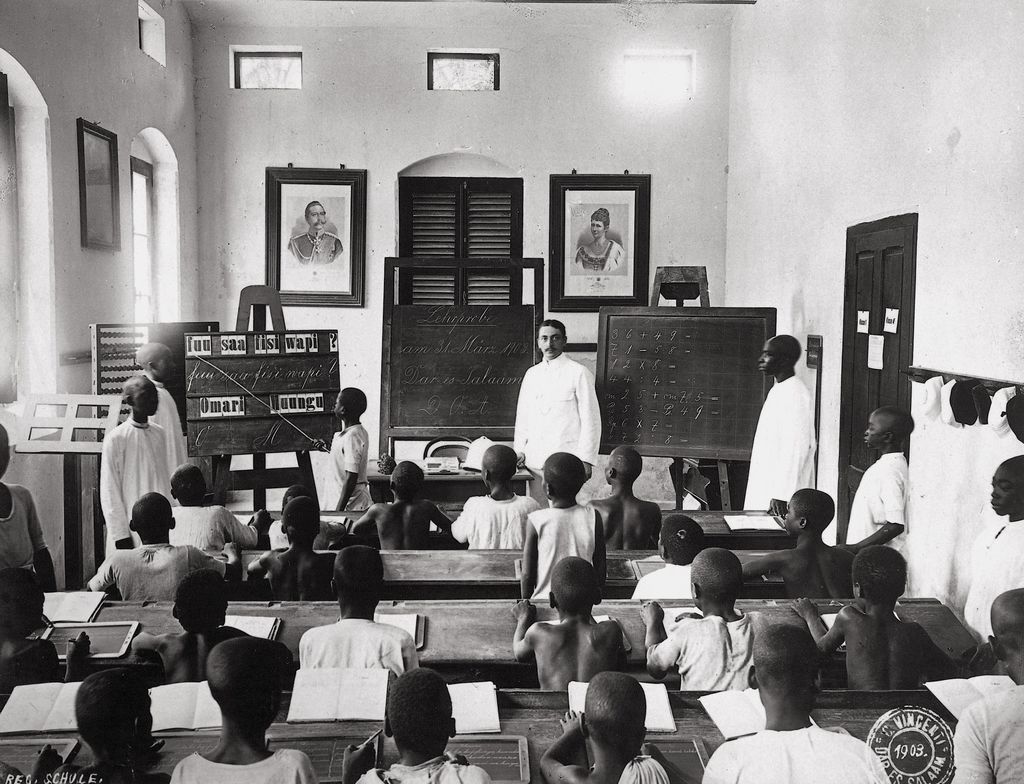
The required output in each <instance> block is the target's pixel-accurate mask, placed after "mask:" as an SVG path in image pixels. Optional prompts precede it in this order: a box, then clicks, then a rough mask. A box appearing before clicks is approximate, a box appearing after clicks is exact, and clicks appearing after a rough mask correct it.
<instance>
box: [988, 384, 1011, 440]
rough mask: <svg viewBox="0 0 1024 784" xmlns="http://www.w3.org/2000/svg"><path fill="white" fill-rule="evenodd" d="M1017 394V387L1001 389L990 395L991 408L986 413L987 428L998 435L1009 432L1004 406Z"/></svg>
mask: <svg viewBox="0 0 1024 784" xmlns="http://www.w3.org/2000/svg"><path fill="white" fill-rule="evenodd" d="M1016 394H1017V387H1003V388H1002V389H997V390H996V392H995V394H994V395H992V407H991V408H990V409H989V411H988V426H989V427H990V428H992V429H993V430H994V431H996V432H997V433H999V434H1000V435H1005V434H1006V433H1009V432H1010V423H1009V422H1008V421H1007V419H1006V404H1007V403H1009V402H1010V398H1012V397H1013V396H1014V395H1016Z"/></svg>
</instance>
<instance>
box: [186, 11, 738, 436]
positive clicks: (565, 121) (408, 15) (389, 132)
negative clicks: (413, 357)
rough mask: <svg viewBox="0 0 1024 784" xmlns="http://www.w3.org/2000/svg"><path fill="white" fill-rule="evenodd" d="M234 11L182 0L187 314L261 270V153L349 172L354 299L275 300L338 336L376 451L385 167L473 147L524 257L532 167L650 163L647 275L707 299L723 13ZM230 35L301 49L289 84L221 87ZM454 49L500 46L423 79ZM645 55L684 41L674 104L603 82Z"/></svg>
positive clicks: (644, 167) (539, 228)
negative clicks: (194, 286)
mask: <svg viewBox="0 0 1024 784" xmlns="http://www.w3.org/2000/svg"><path fill="white" fill-rule="evenodd" d="M249 8H251V9H252V11H251V15H250V16H247V15H246V13H247V12H246V11H243V10H241V9H239V7H238V6H237V5H232V4H229V3H217V2H212V3H202V4H199V3H193V4H190V5H189V11H190V13H192V14H193V18H194V20H195V31H196V40H195V42H194V51H195V74H196V111H197V124H198V131H197V136H198V140H199V152H198V160H199V163H198V165H199V171H200V172H201V177H200V181H199V206H200V218H199V244H200V247H201V248H202V253H203V256H202V264H201V267H200V292H201V293H200V308H199V310H200V314H201V315H202V316H203V317H204V318H217V319H220V320H221V322H222V323H223V324H225V325H233V321H234V314H235V308H236V305H237V300H238V292H239V290H240V289H241V287H242V286H245V285H248V284H253V283H262V282H264V280H265V278H264V242H265V233H264V232H265V226H264V221H265V218H264V169H265V168H266V167H267V166H285V165H287V164H288V163H294V165H295V166H300V167H311V166H324V167H334V166H337V165H338V164H339V163H344V164H346V166H348V167H350V168H365V169H367V170H368V171H369V189H368V198H367V262H366V263H367V275H366V281H367V283H366V307H364V308H362V309H344V308H339V309H302V308H289V309H287V310H286V318H287V320H288V326H289V327H290V328H305V327H311V326H314V325H316V326H326V327H330V328H337V329H339V330H340V331H341V334H342V345H343V346H344V348H343V349H342V352H341V358H342V364H341V369H342V383H343V385H354V386H359V387H361V388H362V389H364V390H365V391H366V393H367V397H368V398H369V403H370V410H369V411H368V412H367V416H366V417H365V419H364V421H365V423H366V426H367V430H368V431H369V432H370V434H371V436H370V437H371V450H372V451H373V452H374V454H375V453H376V441H377V432H378V409H379V384H380V363H381V359H380V336H381V320H382V302H381V299H382V275H381V269H382V267H383V263H384V258H385V257H387V256H392V255H395V253H396V250H397V243H396V220H397V217H396V207H397V180H396V178H397V176H398V173H399V172H400V171H402V170H403V169H405V168H406V167H408V166H410V165H411V164H414V163H416V162H417V161H421V160H422V159H425V158H428V157H429V156H433V155H437V154H442V153H452V152H466V153H475V154H479V155H484V156H488V157H490V158H492V159H494V160H495V161H497V162H498V163H499V164H501V165H503V166H505V167H507V168H508V169H511V170H512V171H513V172H514V173H516V174H517V175H518V176H522V177H523V179H524V211H525V220H524V255H525V256H528V257H530V256H541V257H546V256H547V244H548V243H547V235H548V230H547V223H548V187H549V183H548V175H549V174H552V173H568V172H570V171H571V170H572V169H573V168H576V169H578V170H579V171H580V172H581V173H585V172H621V171H622V170H624V169H629V170H630V171H631V172H649V173H652V174H653V192H652V205H653V206H652V211H653V212H652V220H651V226H652V227H651V266H652V270H651V271H652V274H653V268H654V267H655V266H657V265H659V264H660V265H666V264H706V265H707V266H708V270H709V276H710V279H711V287H712V298H713V300H717V301H719V302H720V301H721V299H722V292H723V289H724V282H725V278H724V266H723V261H724V257H725V204H724V198H725V156H726V131H727V113H728V102H727V98H726V96H727V93H728V90H729V20H730V18H731V15H732V13H733V11H732V10H731V9H726V8H713V7H702V6H678V7H667V6H651V7H645V6H629V7H620V6H617V5H603V4H595V5H590V6H587V7H586V9H580V8H578V7H572V6H571V5H560V4H556V5H538V6H530V5H519V4H515V5H512V4H502V3H480V4H467V3H427V4H414V3H409V4H400V5H391V6H387V5H386V4H381V3H338V4H331V5H329V6H328V5H326V4H321V3H301V2H299V3H289V4H287V5H284V4H281V3H277V2H256V3H252V4H251V5H250V6H249ZM271 20H274V21H271ZM276 20H280V21H276ZM232 25H235V26H232ZM231 44H248V45H253V44H267V45H272V44H282V45H300V46H302V49H303V71H304V73H303V89H302V90H301V91H260V92H257V91H239V90H234V91H232V90H230V89H229V87H228V62H229V61H228V47H229V46H230V45H231ZM458 46H465V47H488V46H495V47H498V48H499V50H500V53H501V90H500V91H499V92H496V93H472V94H468V93H444V92H432V93H431V92H427V90H426V78H425V73H426V52H427V49H428V48H431V47H435V48H436V47H458ZM645 49H656V50H666V49H670V50H679V49H692V50H695V51H696V58H697V69H698V70H697V90H696V95H695V97H694V98H693V99H692V100H690V101H687V102H682V103H679V104H677V105H674V106H666V107H648V108H645V107H638V106H636V105H634V104H631V103H630V101H629V98H628V95H625V94H624V93H623V90H622V86H621V84H620V83H619V76H618V74H619V69H620V67H621V62H622V56H623V54H624V53H625V52H627V51H635V50H645ZM446 173H448V174H460V173H461V172H459V171H448V172H446ZM647 288H648V289H649V285H648V286H647ZM553 315H554V316H555V317H558V318H561V319H562V320H563V321H565V322H566V324H567V326H568V330H569V338H570V340H572V341H580V342H583V341H590V342H596V339H597V314H596V313H593V314H553Z"/></svg>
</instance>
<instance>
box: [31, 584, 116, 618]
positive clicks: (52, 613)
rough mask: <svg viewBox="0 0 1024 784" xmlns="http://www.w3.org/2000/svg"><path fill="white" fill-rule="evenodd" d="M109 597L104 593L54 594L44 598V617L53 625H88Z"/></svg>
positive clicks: (48, 594) (74, 592)
mask: <svg viewBox="0 0 1024 784" xmlns="http://www.w3.org/2000/svg"><path fill="white" fill-rule="evenodd" d="M106 598H107V595H106V594H105V593H103V592H102V591H67V592H63V593H62V592H59V591H58V592H52V593H47V594H44V596H43V615H45V616H46V617H47V618H48V619H49V620H50V622H51V623H57V622H59V621H67V622H68V623H88V622H89V621H91V620H92V619H93V618H94V617H96V612H97V610H99V609H100V605H101V604H103V600H104V599H106Z"/></svg>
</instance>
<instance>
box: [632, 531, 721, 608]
mask: <svg viewBox="0 0 1024 784" xmlns="http://www.w3.org/2000/svg"><path fill="white" fill-rule="evenodd" d="M703 549H704V529H703V528H701V527H700V525H699V524H698V523H697V522H696V521H695V520H693V519H692V518H690V517H687V516H686V515H681V514H670V515H666V516H665V519H664V520H663V521H662V523H661V537H660V539H659V542H658V552H659V553H660V554H661V558H662V560H663V561H664V562H665V566H664V568H662V569H658V570H657V571H656V572H651V573H650V574H645V575H644V576H643V577H641V578H640V579H639V580H638V581H637V584H636V588H634V589H633V598H634V599H692V598H693V591H692V589H691V588H690V564H692V563H693V559H694V558H696V557H697V554H698V553H699V552H700V551H701V550H703Z"/></svg>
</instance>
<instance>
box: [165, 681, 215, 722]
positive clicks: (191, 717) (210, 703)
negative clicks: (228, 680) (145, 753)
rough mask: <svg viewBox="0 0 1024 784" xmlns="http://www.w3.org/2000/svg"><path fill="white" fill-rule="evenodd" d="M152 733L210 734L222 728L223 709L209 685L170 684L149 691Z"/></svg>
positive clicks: (201, 682)
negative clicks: (186, 732) (185, 731)
mask: <svg viewBox="0 0 1024 784" xmlns="http://www.w3.org/2000/svg"><path fill="white" fill-rule="evenodd" d="M149 698H150V700H151V701H152V705H151V706H150V712H151V713H152V714H153V732H160V731H161V730H208V729H216V728H218V727H220V725H221V717H220V706H219V705H218V704H217V702H216V700H214V699H213V695H212V694H210V686H209V684H208V683H207V682H206V681H200V682H198V683H169V684H167V685H166V686H154V687H153V688H152V689H150V690H149Z"/></svg>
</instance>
